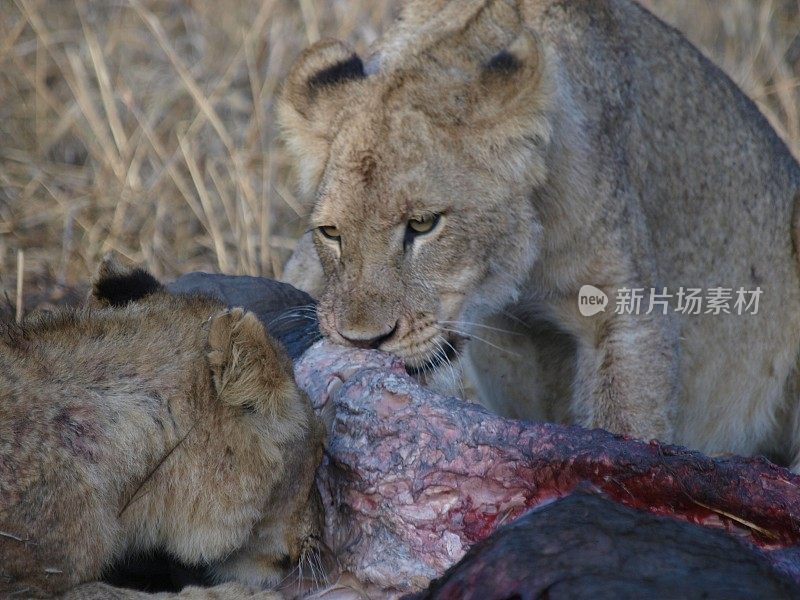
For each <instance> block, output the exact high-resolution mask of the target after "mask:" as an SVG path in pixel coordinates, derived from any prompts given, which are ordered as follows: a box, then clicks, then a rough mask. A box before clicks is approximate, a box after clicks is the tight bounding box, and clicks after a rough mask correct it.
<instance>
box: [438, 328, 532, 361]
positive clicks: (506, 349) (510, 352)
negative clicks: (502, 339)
mask: <svg viewBox="0 0 800 600" xmlns="http://www.w3.org/2000/svg"><path fill="white" fill-rule="evenodd" d="M441 329H442V331H449V332H450V333H455V334H458V335H461V336H464V337H465V338H468V339H475V340H477V341H479V342H483V343H484V344H486V345H487V346H490V347H492V348H494V349H495V350H500V351H501V352H507V353H508V354H512V355H514V356H518V357H520V358H522V356H521V355H520V354H519V353H518V352H514V351H513V350H510V349H508V348H503V347H502V346H498V345H497V344H493V343H492V342H490V341H489V340H485V339H483V338H482V337H480V336H477V335H475V334H474V333H468V332H466V331H460V330H458V329H450V328H448V327H442V328H441Z"/></svg>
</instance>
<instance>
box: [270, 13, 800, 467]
mask: <svg viewBox="0 0 800 600" xmlns="http://www.w3.org/2000/svg"><path fill="white" fill-rule="evenodd" d="M280 118H281V121H282V126H283V129H284V131H285V138H286V142H287V145H288V147H289V148H290V150H291V151H292V152H293V153H294V156H295V157H296V163H297V169H298V172H299V176H300V182H301V187H302V190H303V192H304V195H305V197H306V198H307V200H308V207H309V210H310V226H311V231H310V233H308V234H307V235H306V236H304V238H303V239H302V240H301V242H300V244H299V246H298V248H297V250H296V252H295V254H294V256H293V257H292V259H291V260H290V262H289V264H288V266H287V270H286V277H287V279H288V280H289V281H290V282H292V283H294V284H296V285H298V286H299V287H301V288H303V289H305V290H307V291H309V292H310V293H312V294H313V295H315V296H317V297H318V298H319V308H318V313H319V319H320V323H321V326H322V329H323V331H324V333H325V334H326V335H327V336H328V337H330V338H332V339H333V340H336V341H338V342H340V343H346V344H352V345H357V346H368V347H375V348H380V349H382V350H385V351H388V352H393V353H396V354H398V355H400V356H401V357H402V358H404V359H405V361H406V364H407V365H408V367H409V369H410V370H412V371H413V372H416V373H419V374H421V375H422V376H423V377H425V378H427V379H428V380H432V381H434V382H437V381H438V382H439V384H441V382H442V381H446V380H447V378H448V377H452V378H453V380H454V381H455V379H456V373H455V371H451V369H452V366H453V365H452V364H451V363H452V362H454V359H456V358H457V357H462V358H463V360H462V361H461V362H462V363H466V365H465V370H466V373H467V375H468V376H469V379H470V380H472V381H473V383H474V386H475V388H476V390H477V393H478V395H479V397H480V399H481V401H482V402H484V403H485V404H487V405H488V406H489V407H492V408H494V409H496V410H498V411H500V412H502V413H504V414H507V415H511V416H518V417H526V418H537V419H554V420H561V421H570V422H575V423H579V424H582V425H585V426H589V427H602V428H605V429H610V430H612V431H616V432H622V433H627V434H630V435H633V436H636V437H640V438H645V439H647V438H659V439H661V440H665V441H675V442H678V443H682V444H686V445H689V446H691V447H694V448H697V449H700V450H703V451H705V452H736V453H741V454H753V453H759V452H761V453H768V454H770V455H772V456H775V457H778V458H780V459H782V460H783V461H785V462H787V463H789V464H792V465H793V466H794V468H798V467H800V456H798V451H799V450H800V448H798V442H800V412H798V395H799V394H800V391H798V372H797V369H798V349H800V279H799V277H798V260H797V230H798V222H797V217H796V206H797V204H798V191H799V190H800V168H798V164H797V162H796V161H795V159H794V158H793V157H792V156H791V154H790V153H789V151H788V150H787V148H786V146H785V145H784V144H783V142H782V141H781V140H780V139H779V138H778V136H777V135H776V134H775V132H774V131H773V130H772V128H771V127H770V126H769V124H768V123H767V121H766V119H765V118H764V117H763V116H762V115H761V114H760V113H759V111H758V110H757V109H756V107H755V106H754V104H753V103H752V102H751V101H750V100H748V99H747V98H746V97H745V95H744V94H743V93H742V92H741V91H740V90H739V89H738V88H737V87H736V86H735V85H734V84H733V83H732V82H731V81H730V79H728V77H726V76H725V75H724V74H723V73H722V72H721V71H720V70H719V69H718V68H716V67H715V66H714V65H713V64H711V63H710V62H709V61H708V60H707V59H705V58H704V57H703V56H702V55H701V54H700V52H698V51H697V50H696V49H695V48H694V47H692V46H691V45H690V44H689V43H688V42H687V41H686V40H685V39H684V38H683V36H682V35H681V34H680V33H678V32H677V31H675V30H674V29H672V28H670V27H668V26H667V25H665V24H664V23H662V22H661V21H659V20H658V19H657V18H656V17H654V16H653V15H652V14H650V13H649V12H647V11H646V10H645V9H644V8H642V7H641V6H639V5H638V4H636V3H634V2H632V1H630V0H412V1H410V2H408V3H407V4H406V6H405V8H404V10H403V12H402V16H401V18H400V19H399V21H398V23H397V25H396V26H394V28H393V29H391V30H390V31H389V32H388V33H387V34H386V35H385V36H384V37H383V38H382V39H381V40H379V41H378V42H377V44H376V46H375V48H374V51H373V52H372V54H371V55H370V57H369V58H368V59H367V60H366V61H362V60H361V58H359V57H358V56H357V55H356V54H354V53H353V51H352V50H350V49H349V48H348V47H347V46H346V45H344V44H342V43H340V42H335V41H322V42H320V43H318V44H316V45H315V46H313V47H312V48H310V49H308V50H307V51H306V52H305V53H304V54H303V55H302V56H301V57H300V59H299V60H298V62H297V64H296V65H295V66H294V68H293V70H292V72H291V74H290V75H289V78H288V80H287V82H286V85H285V88H284V91H283V95H282V101H281V104H280ZM584 285H591V286H594V287H595V288H597V290H598V291H599V292H601V293H603V294H605V295H606V296H607V297H608V305H607V306H606V307H605V310H602V311H600V312H599V313H597V314H595V315H594V316H584V315H582V314H581V312H580V311H579V304H578V296H579V290H580V289H581V288H582V287H583V286H584ZM681 288H683V291H684V293H685V292H686V290H689V289H700V290H702V291H703V293H704V294H707V295H711V294H714V295H716V300H714V301H713V302H712V301H709V305H707V306H703V307H702V309H701V310H700V313H699V314H693V313H694V308H692V309H691V310H688V311H687V310H686V302H685V301H686V298H685V297H683V296H681V295H680V290H681ZM740 289H741V290H742V292H743V293H745V294H749V296H747V306H745V308H747V309H748V310H747V311H745V312H743V314H737V312H742V311H741V308H742V306H741V305H739V310H738V311H737V310H734V306H735V305H734V300H735V298H736V296H735V294H737V292H738V291H739V290H740ZM631 290H634V291H635V290H643V291H644V294H643V295H642V296H641V297H640V299H639V306H633V305H631V306H626V304H625V302H624V300H625V298H626V296H627V295H630V293H631ZM751 292H752V293H751ZM724 294H729V295H731V296H733V298H732V299H731V301H730V302H729V303H727V304H725V303H723V302H722V300H724V297H723V296H724ZM670 295H671V297H669V298H668V300H667V302H668V303H669V304H667V305H665V304H664V298H667V296H670ZM598 297H601V296H598ZM754 298H757V300H758V305H757V306H755V305H754V304H753V302H752V301H753V299H754ZM715 307H716V308H715ZM634 308H635V309H636V310H634ZM618 309H619V310H618ZM709 309H710V310H709ZM716 313H718V314H716ZM456 389H457V388H456Z"/></svg>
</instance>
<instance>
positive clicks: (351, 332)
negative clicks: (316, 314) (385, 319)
mask: <svg viewBox="0 0 800 600" xmlns="http://www.w3.org/2000/svg"><path fill="white" fill-rule="evenodd" d="M338 331H339V335H340V336H342V337H343V338H344V339H346V340H347V341H348V343H350V344H352V345H353V346H355V347H356V348H372V349H377V348H379V347H380V345H381V344H382V343H383V342H385V341H386V340H388V339H389V338H390V337H392V336H393V335H394V333H395V331H397V322H396V321H395V323H394V325H392V326H391V327H390V328H389V329H385V330H384V331H381V332H378V333H375V332H371V331H364V330H358V329H350V328H348V329H344V328H339V330H338Z"/></svg>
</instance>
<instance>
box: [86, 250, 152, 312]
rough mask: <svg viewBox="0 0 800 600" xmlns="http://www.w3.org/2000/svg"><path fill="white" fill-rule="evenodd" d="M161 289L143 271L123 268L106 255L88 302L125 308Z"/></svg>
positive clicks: (113, 257) (148, 274)
mask: <svg viewBox="0 0 800 600" xmlns="http://www.w3.org/2000/svg"><path fill="white" fill-rule="evenodd" d="M162 289H163V286H162V285H161V283H159V281H158V280H157V279H156V278H155V277H153V276H152V275H151V274H150V273H149V272H147V271H146V270H145V269H141V268H130V267H125V266H123V265H122V264H121V263H120V262H119V261H118V260H117V258H116V257H115V256H113V255H111V254H108V255H106V256H105V257H104V258H103V261H102V262H101V263H100V266H99V267H98V269H97V274H96V275H95V278H94V281H93V282H92V291H91V295H90V298H89V302H90V303H91V304H94V305H98V306H125V305H126V304H128V303H129V302H135V301H137V300H141V299H142V298H144V297H145V296H149V295H150V294H152V293H154V292H158V291H161V290H162Z"/></svg>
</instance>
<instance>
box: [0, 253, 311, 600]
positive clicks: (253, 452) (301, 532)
mask: <svg viewBox="0 0 800 600" xmlns="http://www.w3.org/2000/svg"><path fill="white" fill-rule="evenodd" d="M323 436H324V426H323V425H322V423H321V422H320V421H319V420H318V419H317V417H316V416H315V415H314V413H313V411H312V408H311V405H310V403H309V401H308V398H307V397H306V396H305V395H304V394H303V393H301V392H300V391H299V390H298V389H297V387H296V386H295V383H294V381H293V379H292V375H291V365H290V362H289V360H288V358H287V357H286V356H285V354H284V352H283V350H282V349H281V348H280V347H279V346H278V345H277V343H276V342H274V341H273V340H272V339H271V338H269V337H268V336H267V335H266V333H265V331H264V328H263V326H262V325H261V323H260V322H259V321H258V319H257V318H256V317H255V316H254V315H253V314H252V313H247V312H244V311H242V310H238V309H237V310H232V311H229V310H226V309H225V307H224V306H223V305H222V304H221V303H219V302H217V301H215V300H211V299H207V298H203V297H191V296H173V295H170V294H167V293H166V292H165V291H164V289H163V288H162V287H161V285H160V284H159V283H158V282H157V281H156V280H155V279H154V278H153V277H152V276H151V275H150V274H148V273H146V272H144V271H142V270H123V269H121V268H120V267H118V266H116V265H115V264H114V263H113V262H106V263H104V265H103V266H102V267H101V270H100V275H99V277H98V279H97V281H96V282H95V284H94V290H93V298H92V299H91V301H90V303H89V306H88V307H86V308H82V309H63V310H60V311H58V312H55V313H53V314H48V315H41V316H37V317H32V318H30V319H28V320H27V321H25V322H24V323H23V324H22V325H21V326H15V325H12V324H5V325H4V326H3V327H2V330H0V595H2V596H5V595H10V594H16V595H20V596H24V597H43V596H50V595H56V594H59V593H63V592H65V591H66V590H68V589H70V588H73V587H74V586H76V585H77V584H81V583H84V582H92V581H96V580H98V579H100V578H101V576H102V575H103V573H104V570H105V569H107V568H108V567H109V565H110V564H111V563H113V562H114V561H116V560H119V559H120V558H123V557H124V556H125V555H127V554H129V553H132V552H148V551H151V550H156V549H158V550H162V551H164V552H167V553H169V554H170V555H172V556H174V557H175V558H176V559H178V560H180V561H182V562H184V563H186V564H202V565H207V566H208V567H209V569H210V571H211V573H212V574H213V576H214V577H215V579H217V580H219V581H235V582H240V583H243V584H246V585H253V586H258V587H261V586H265V585H270V584H274V583H276V582H278V581H279V580H281V579H283V578H284V577H285V575H286V574H287V572H288V571H289V570H290V569H291V568H292V567H293V565H295V564H296V563H297V562H298V560H299V558H300V557H301V555H302V554H303V553H308V552H311V551H313V550H314V548H315V547H316V546H317V544H318V540H319V536H320V533H321V504H320V501H319V496H318V492H317V491H316V488H315V486H314V472H315V470H316V467H317V465H318V464H319V462H320V460H321V457H322V442H323ZM231 586H232V587H231ZM226 589H227V590H228V592H229V593H227V594H225V595H226V596H230V597H249V595H247V592H246V589H245V588H244V587H240V586H237V585H235V584H229V585H228V587H227V588H226ZM112 591H113V596H114V597H128V595H129V594H130V596H131V597H136V596H137V593H136V592H128V591H124V590H111V588H108V587H107V586H102V585H99V584H90V585H89V586H86V588H85V590H84V591H83V592H82V591H81V588H80V587H79V588H77V590H73V592H71V594H70V597H72V598H88V597H108V596H109V595H111V594H112ZM197 593H198V592H197V591H195V592H192V594H193V595H192V597H196V594H197ZM209 593H217V594H218V595H219V594H220V593H222V592H220V591H218V592H209Z"/></svg>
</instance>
